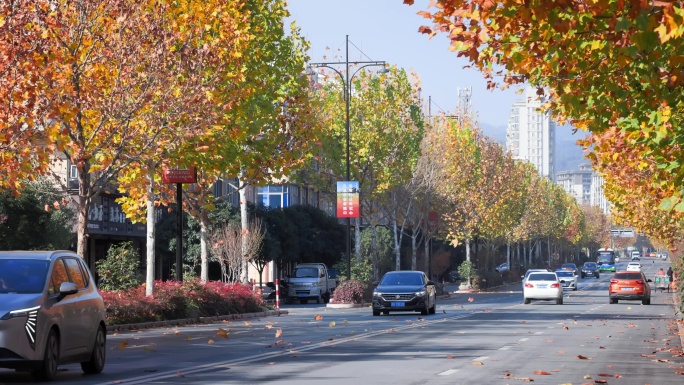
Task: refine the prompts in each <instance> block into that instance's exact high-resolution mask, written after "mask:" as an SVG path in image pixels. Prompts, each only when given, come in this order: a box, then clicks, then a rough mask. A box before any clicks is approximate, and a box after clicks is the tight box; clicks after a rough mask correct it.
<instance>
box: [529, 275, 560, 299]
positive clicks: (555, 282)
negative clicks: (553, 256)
mask: <svg viewBox="0 0 684 385" xmlns="http://www.w3.org/2000/svg"><path fill="white" fill-rule="evenodd" d="M533 299H535V300H555V301H556V304H558V305H562V304H563V286H561V283H560V280H559V279H558V275H556V273H555V272H551V271H534V272H531V273H530V274H529V275H528V276H527V278H526V279H525V282H524V283H523V303H524V304H526V305H527V304H529V303H530V302H531V300H533Z"/></svg>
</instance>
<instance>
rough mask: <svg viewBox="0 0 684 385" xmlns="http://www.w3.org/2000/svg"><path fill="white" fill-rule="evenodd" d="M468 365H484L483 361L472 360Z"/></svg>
mask: <svg viewBox="0 0 684 385" xmlns="http://www.w3.org/2000/svg"><path fill="white" fill-rule="evenodd" d="M470 365H475V366H482V365H484V362H482V361H473V362H471V363H470Z"/></svg>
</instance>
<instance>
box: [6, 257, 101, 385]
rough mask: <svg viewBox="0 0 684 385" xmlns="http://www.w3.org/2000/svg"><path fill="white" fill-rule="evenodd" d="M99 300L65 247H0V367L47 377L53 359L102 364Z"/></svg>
mask: <svg viewBox="0 0 684 385" xmlns="http://www.w3.org/2000/svg"><path fill="white" fill-rule="evenodd" d="M106 336H107V329H106V325H105V305H104V301H103V300H102V297H101V296H100V294H99V292H98V291H97V287H95V282H94V280H93V276H92V274H91V273H90V271H89V270H88V267H87V266H86V264H85V263H84V262H83V259H82V258H80V257H79V256H78V255H76V254H74V253H73V252H71V251H1V252H0V367H3V368H9V369H15V370H17V371H29V372H31V373H32V374H33V376H34V377H36V379H39V380H52V379H54V378H55V377H56V375H57V369H58V367H59V365H62V364H69V363H80V364H81V369H82V370H83V371H84V372H85V373H92V374H94V373H100V372H101V371H102V369H103V368H104V365H105V355H106V346H105V344H106V338H107V337H106Z"/></svg>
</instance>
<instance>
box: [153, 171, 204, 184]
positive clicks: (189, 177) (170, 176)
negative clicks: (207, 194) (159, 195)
mask: <svg viewBox="0 0 684 385" xmlns="http://www.w3.org/2000/svg"><path fill="white" fill-rule="evenodd" d="M162 182H163V183H196V182H197V171H195V168H194V167H190V168H189V169H182V168H163V169H162Z"/></svg>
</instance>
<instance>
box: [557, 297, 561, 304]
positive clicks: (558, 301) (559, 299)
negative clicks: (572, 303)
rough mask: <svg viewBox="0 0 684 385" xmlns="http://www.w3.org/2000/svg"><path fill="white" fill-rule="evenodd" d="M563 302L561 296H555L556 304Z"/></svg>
mask: <svg viewBox="0 0 684 385" xmlns="http://www.w3.org/2000/svg"><path fill="white" fill-rule="evenodd" d="M562 304H563V297H560V298H556V305H562Z"/></svg>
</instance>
